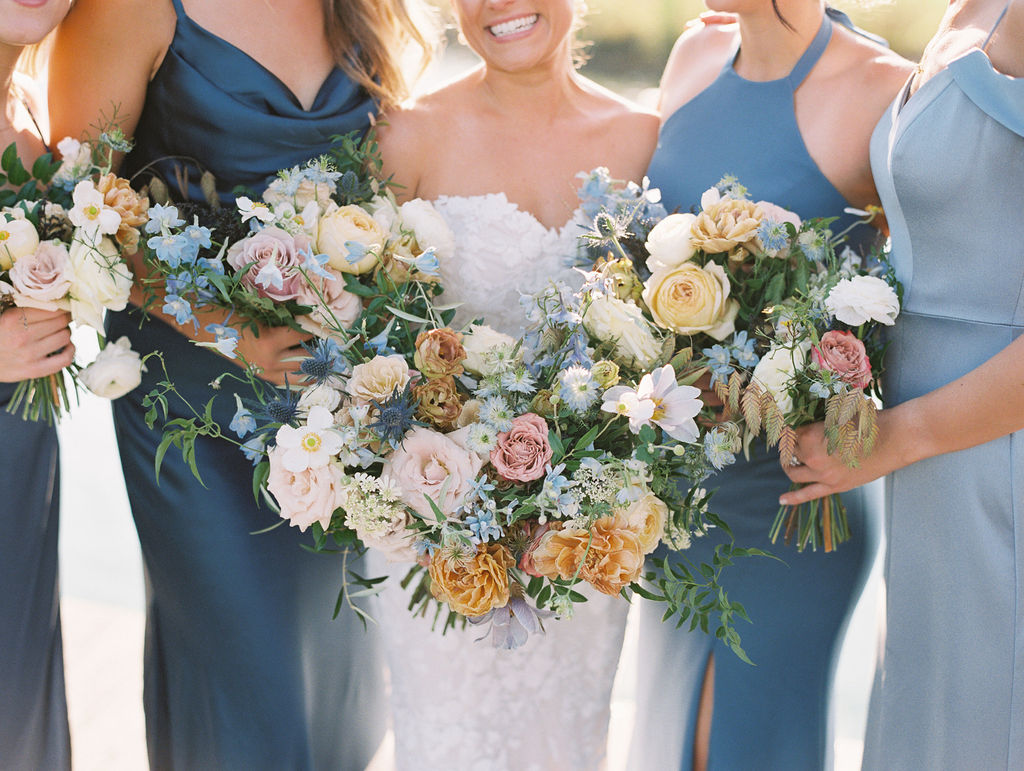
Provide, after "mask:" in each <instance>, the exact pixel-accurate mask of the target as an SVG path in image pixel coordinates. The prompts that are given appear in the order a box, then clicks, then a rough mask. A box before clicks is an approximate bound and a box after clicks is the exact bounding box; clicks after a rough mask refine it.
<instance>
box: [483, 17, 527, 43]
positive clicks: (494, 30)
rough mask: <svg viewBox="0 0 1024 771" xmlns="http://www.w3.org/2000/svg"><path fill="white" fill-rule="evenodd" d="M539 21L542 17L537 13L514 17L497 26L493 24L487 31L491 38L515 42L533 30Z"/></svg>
mask: <svg viewBox="0 0 1024 771" xmlns="http://www.w3.org/2000/svg"><path fill="white" fill-rule="evenodd" d="M538 19H540V16H539V15H538V14H536V13H527V14H523V15H522V16H514V17H512V18H511V19H505V20H504V21H500V22H498V23H497V24H491V25H490V26H488V27H487V31H488V32H490V33H491V37H493V38H496V39H498V40H514V39H516V38H519V37H521V36H522V35H525V34H527V33H528V32H529V31H530V30H532V29H533V28H534V26H535V25H536V24H537V20H538Z"/></svg>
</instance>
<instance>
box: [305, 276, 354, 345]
mask: <svg viewBox="0 0 1024 771" xmlns="http://www.w3.org/2000/svg"><path fill="white" fill-rule="evenodd" d="M325 270H326V271H327V272H328V273H330V274H333V275H334V279H333V280H330V279H326V278H315V277H314V281H315V282H316V283H315V287H316V289H319V294H317V292H316V291H315V290H314V285H311V284H310V283H309V282H308V281H304V282H303V283H302V293H301V295H300V296H299V298H298V301H299V302H300V303H302V304H303V305H308V306H310V307H311V308H312V309H313V312H312V313H310V314H309V315H308V316H302V317H300V318H298V319H296V321H298V322H299V325H300V326H301V327H302V328H303V329H305V330H306V331H307V332H311V333H313V334H314V335H316V336H317V337H329V336H330V335H331V333H333V332H338V331H339V327H340V329H347V328H348V327H349V326H351V325H352V324H353V323H354V322H355V320H356V319H358V318H359V314H360V313H361V312H362V310H363V303H362V300H360V299H359V296H358V295H354V294H352V293H351V292H350V291H348V290H347V289H346V288H345V280H344V279H343V278H342V274H341V273H338V272H337V271H335V270H331V269H330V268H325ZM321 296H322V297H323V299H321Z"/></svg>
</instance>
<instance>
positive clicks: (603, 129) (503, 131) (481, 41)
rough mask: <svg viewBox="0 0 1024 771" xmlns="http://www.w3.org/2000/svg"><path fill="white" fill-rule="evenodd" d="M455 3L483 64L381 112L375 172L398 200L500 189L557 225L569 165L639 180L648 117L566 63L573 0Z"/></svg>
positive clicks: (650, 143)
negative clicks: (380, 163) (388, 177)
mask: <svg viewBox="0 0 1024 771" xmlns="http://www.w3.org/2000/svg"><path fill="white" fill-rule="evenodd" d="M453 9H454V11H455V15H456V18H457V19H458V20H459V23H460V29H461V32H462V35H463V37H464V38H465V40H466V41H467V43H468V44H469V45H470V46H471V47H472V48H473V50H474V51H476V53H477V54H479V55H480V57H481V58H482V59H483V63H482V64H481V65H480V67H478V68H477V69H474V70H472V71H471V72H470V73H468V74H467V75H465V76H463V77H461V78H460V79H458V80H456V81H455V82H453V83H451V84H449V85H447V86H445V87H443V88H441V89H440V90H438V91H435V92H433V93H431V94H427V95H425V96H422V97H420V98H419V99H417V100H416V101H415V102H412V103H410V104H407V105H405V106H403V107H402V108H401V109H398V110H394V111H392V112H390V113H389V114H387V115H385V116H383V122H384V124H385V125H382V126H381V128H380V140H381V148H382V151H383V155H384V163H385V170H386V171H387V172H389V173H393V174H394V175H395V179H396V180H397V181H398V182H399V183H401V184H402V185H404V188H403V189H402V190H400V191H399V195H400V197H402V198H414V197H421V198H427V199H433V198H436V197H437V196H439V195H462V196H471V195H482V194H486V193H494V192H499V191H501V192H504V193H505V194H506V195H507V197H508V198H509V200H510V201H512V202H514V203H516V204H518V205H519V207H520V209H522V210H524V211H527V212H530V213H531V214H533V215H534V216H535V217H536V218H537V219H538V220H539V221H540V222H541V223H542V224H543V225H545V226H547V227H561V226H562V225H564V224H565V223H566V221H567V220H568V219H569V217H570V215H571V214H572V212H573V211H574V209H575V208H576V205H577V198H576V186H577V184H578V180H576V179H575V176H576V173H577V172H579V171H588V170H590V169H592V168H594V167H596V166H602V165H604V166H608V167H609V170H610V172H611V174H612V176H613V177H616V178H618V179H631V180H640V179H641V178H642V177H643V174H644V171H645V169H646V167H647V163H648V161H649V159H650V156H651V153H652V152H653V149H654V142H655V138H656V132H657V119H656V118H655V116H654V115H653V114H651V113H649V112H647V111H645V110H642V109H640V108H639V107H636V106H635V105H632V104H630V103H628V102H626V101H625V100H623V99H621V98H619V97H617V96H615V95H614V94H612V93H611V92H609V91H607V90H606V89H604V88H602V87H601V86H598V85H597V84H595V83H593V82H592V81H590V80H588V79H586V78H584V77H582V76H581V75H580V74H579V73H577V72H576V71H575V69H574V68H573V66H572V56H571V47H572V37H571V31H572V28H573V26H574V22H575V16H574V11H575V4H574V3H573V2H572V0H532V1H530V2H527V1H525V0H500V1H497V0H494V1H491V2H485V1H484V0H472V1H470V0H457V1H456V2H454V3H453ZM523 19H525V20H526V22H527V23H522V22H521V21H520V22H519V23H520V24H521V26H522V27H523V28H522V29H518V30H516V31H514V32H513V33H512V34H508V35H505V36H500V35H497V36H496V35H495V34H494V28H495V27H499V29H500V27H501V25H503V24H507V23H509V22H512V23H513V24H515V23H517V20H523Z"/></svg>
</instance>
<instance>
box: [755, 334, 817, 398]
mask: <svg viewBox="0 0 1024 771" xmlns="http://www.w3.org/2000/svg"><path fill="white" fill-rule="evenodd" d="M809 348H810V344H809V343H805V344H802V345H798V346H796V347H794V348H784V347H781V346H779V347H775V348H771V349H769V350H768V352H767V353H766V354H765V355H764V356H762V357H761V360H760V361H759V362H758V363H757V366H756V367H754V373H753V375H751V381H752V382H755V383H757V384H758V385H760V386H761V387H762V388H764V389H765V390H767V391H768V393H770V394H771V395H772V398H773V399H775V404H776V405H777V406H778V408H779V412H781V413H782V414H783V415H788V414H789V413H790V412H792V411H793V398H792V397H791V396H790V395H789V385H790V383H791V382H792V380H793V376H794V374H795V373H796V372H797V371H799V370H801V369H803V367H804V362H806V361H807V352H808V350H809Z"/></svg>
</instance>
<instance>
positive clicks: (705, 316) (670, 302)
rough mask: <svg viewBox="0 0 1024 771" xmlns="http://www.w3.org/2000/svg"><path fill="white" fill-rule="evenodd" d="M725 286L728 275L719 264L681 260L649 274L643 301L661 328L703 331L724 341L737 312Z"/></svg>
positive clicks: (733, 326) (690, 331) (727, 286)
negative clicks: (681, 262) (674, 266)
mask: <svg viewBox="0 0 1024 771" xmlns="http://www.w3.org/2000/svg"><path fill="white" fill-rule="evenodd" d="M729 289H730V285H729V277H728V276H727V275H726V274H725V270H724V269H723V268H722V266H721V265H718V264H717V263H713V262H709V263H708V264H707V265H705V266H704V267H701V266H700V265H697V264H696V263H693V262H684V263H683V264H682V265H680V266H679V267H677V268H672V269H670V270H660V271H657V272H655V273H653V274H652V275H651V277H650V278H649V279H647V283H646V284H644V302H645V303H647V307H648V308H650V309H651V315H652V316H653V317H654V321H655V323H656V324H658V325H659V326H661V327H663V328H664V329H670V330H672V331H673V332H676V333H678V334H681V335H692V334H695V333H697V332H706V333H707V334H708V335H710V336H711V337H713V338H714V339H715V340H724V339H725V338H726V337H728V336H729V335H731V334H732V333H733V330H734V329H735V325H734V322H735V320H736V314H737V312H738V311H739V303H737V302H736V301H735V300H733V299H730V297H729Z"/></svg>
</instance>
